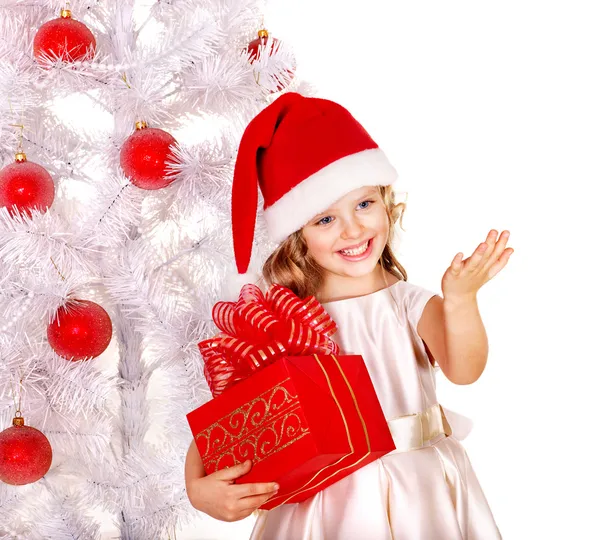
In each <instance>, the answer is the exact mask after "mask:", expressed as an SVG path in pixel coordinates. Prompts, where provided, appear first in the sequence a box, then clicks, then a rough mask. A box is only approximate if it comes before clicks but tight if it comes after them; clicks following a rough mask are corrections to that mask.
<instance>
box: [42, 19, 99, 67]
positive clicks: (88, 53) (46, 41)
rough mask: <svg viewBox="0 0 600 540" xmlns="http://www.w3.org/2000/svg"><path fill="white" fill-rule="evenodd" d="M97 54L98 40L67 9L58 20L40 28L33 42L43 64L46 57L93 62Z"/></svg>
mask: <svg viewBox="0 0 600 540" xmlns="http://www.w3.org/2000/svg"><path fill="white" fill-rule="evenodd" d="M95 53H96V38H95V37H94V35H93V34H92V33H91V32H90V29H89V28H88V27H87V26H86V25H85V24H83V23H82V22H79V21H76V20H74V19H72V18H71V12H70V11H69V10H66V9H65V10H63V11H62V12H61V16H60V17H59V18H58V19H53V20H51V21H48V22H47V23H44V24H43V25H42V26H40V29H39V30H38V32H37V34H36V35H35V38H34V40H33V54H34V56H35V57H36V58H37V59H38V61H41V62H43V61H44V58H45V57H46V56H48V57H50V58H51V59H54V58H55V57H58V58H60V59H61V60H63V61H65V62H75V61H77V60H91V59H92V58H93V57H94V55H95Z"/></svg>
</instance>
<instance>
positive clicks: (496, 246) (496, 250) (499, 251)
mask: <svg viewBox="0 0 600 540" xmlns="http://www.w3.org/2000/svg"><path fill="white" fill-rule="evenodd" d="M496 235H497V231H495V230H493V229H492V230H491V231H490V233H489V235H488V240H489V239H491V240H492V244H491V246H489V247H488V253H489V255H488V256H487V257H486V258H485V264H484V266H483V269H484V271H486V272H487V271H488V270H489V269H490V268H491V267H492V266H493V265H496V264H497V263H498V261H499V260H500V259H501V257H502V256H503V255H504V254H505V253H506V252H507V251H508V252H509V255H510V254H512V252H513V251H514V250H513V249H512V248H508V249H505V248H506V244H507V242H508V238H509V236H510V232H509V231H502V234H501V235H500V237H499V239H498V241H497V242H495V243H494V240H495V239H496ZM491 248H493V250H492V249H491ZM506 262H508V258H507V259H506V261H504V264H506ZM504 264H503V265H502V266H504ZM499 270H500V269H499V268H498V270H497V271H496V272H495V274H496V273H498V271H499Z"/></svg>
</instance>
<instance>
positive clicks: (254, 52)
mask: <svg viewBox="0 0 600 540" xmlns="http://www.w3.org/2000/svg"><path fill="white" fill-rule="evenodd" d="M269 43H270V47H268V45H269ZM280 44H281V42H280V41H279V40H278V39H277V38H274V37H272V38H271V39H270V40H269V32H267V31H266V30H265V29H264V28H262V29H261V30H259V31H258V38H256V39H255V40H254V41H251V42H250V43H249V44H248V47H247V50H248V52H249V53H250V56H249V57H248V60H249V62H250V63H251V64H254V62H256V60H257V58H258V50H259V48H261V49H263V50H262V54H265V52H267V53H268V55H269V56H271V55H272V54H273V53H274V52H276V51H277V49H279V46H280ZM267 47H268V48H267ZM287 74H288V76H289V77H290V79H292V78H293V77H294V71H293V69H292V70H289V69H288V70H287ZM275 79H276V80H277V82H278V83H279V84H278V85H277V90H272V91H271V93H274V92H280V91H281V90H283V89H284V88H285V85H284V84H283V82H282V80H281V77H277V76H275ZM257 82H258V81H257Z"/></svg>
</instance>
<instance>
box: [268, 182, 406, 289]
mask: <svg viewBox="0 0 600 540" xmlns="http://www.w3.org/2000/svg"><path fill="white" fill-rule="evenodd" d="M379 191H380V194H381V198H382V200H383V203H384V205H385V208H386V211H387V215H388V221H389V225H390V234H389V237H388V241H387V243H386V245H385V248H384V249H383V253H382V254H381V258H380V259H379V264H380V265H381V267H382V268H383V269H384V270H386V271H387V272H389V273H390V274H392V275H394V276H395V277H397V278H398V279H399V280H401V281H406V280H407V273H406V270H405V269H404V268H403V266H402V265H401V264H400V262H399V261H398V259H396V257H395V256H394V253H393V251H392V241H393V231H394V224H395V223H396V222H397V221H398V220H399V221H400V228H401V229H402V230H404V229H403V228H402V216H403V215H404V211H405V209H406V203H404V202H401V203H398V204H396V202H395V199H394V191H393V190H392V187H391V186H379ZM262 274H263V279H264V280H265V282H266V283H267V285H271V284H273V283H278V284H279V285H283V286H284V287H287V288H288V289H290V290H291V291H293V292H294V293H295V294H296V295H297V296H298V297H299V298H306V297H308V296H316V295H317V292H318V291H319V289H320V288H321V286H322V284H323V280H324V275H325V272H324V269H323V268H322V267H321V266H319V265H318V264H317V262H316V261H315V260H314V259H313V258H312V257H311V256H310V255H309V253H308V246H307V245H306V241H305V240H304V236H303V235H302V229H300V230H298V231H296V232H294V233H292V234H291V235H290V236H288V237H287V238H286V239H285V240H284V241H283V242H282V243H281V244H280V246H279V247H278V248H277V249H276V250H275V251H274V252H273V253H272V254H271V255H270V256H269V258H268V259H267V260H266V262H265V264H264V265H263V269H262Z"/></svg>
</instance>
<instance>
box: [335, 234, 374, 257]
mask: <svg viewBox="0 0 600 540" xmlns="http://www.w3.org/2000/svg"><path fill="white" fill-rule="evenodd" d="M372 240H373V239H372V238H370V239H369V240H367V241H366V242H365V243H364V244H360V245H359V246H356V247H354V248H352V249H340V250H339V253H340V254H342V255H345V256H348V257H357V256H359V255H362V254H363V253H364V252H365V251H367V249H369V245H370V244H371V242H372Z"/></svg>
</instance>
